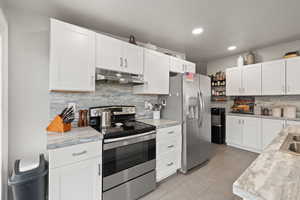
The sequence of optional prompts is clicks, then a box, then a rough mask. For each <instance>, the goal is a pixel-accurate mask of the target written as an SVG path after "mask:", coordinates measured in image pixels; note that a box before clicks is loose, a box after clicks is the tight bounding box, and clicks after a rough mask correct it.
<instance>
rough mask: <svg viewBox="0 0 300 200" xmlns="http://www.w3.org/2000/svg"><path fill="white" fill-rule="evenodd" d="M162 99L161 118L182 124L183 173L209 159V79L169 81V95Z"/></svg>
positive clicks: (197, 76)
mask: <svg viewBox="0 0 300 200" xmlns="http://www.w3.org/2000/svg"><path fill="white" fill-rule="evenodd" d="M165 98H166V107H165V109H164V110H163V112H162V116H163V117H165V118H168V119H171V120H177V121H180V122H181V123H182V139H183V140H182V169H181V171H182V172H184V173H186V172H187V171H188V170H190V169H191V168H193V167H195V166H197V165H200V164H201V163H203V162H205V161H206V160H208V159H209V158H210V157H211V143H210V137H211V130H210V129H211V116H210V108H209V107H210V105H209V103H210V78H209V77H207V76H202V75H198V74H195V75H194V77H191V76H187V75H177V76H175V77H170V95H169V96H168V97H165ZM179 116H180V117H179Z"/></svg>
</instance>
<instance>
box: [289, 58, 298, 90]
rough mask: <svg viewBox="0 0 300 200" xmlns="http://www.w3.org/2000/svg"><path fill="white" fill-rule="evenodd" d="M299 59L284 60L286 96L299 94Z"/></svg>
mask: <svg viewBox="0 0 300 200" xmlns="http://www.w3.org/2000/svg"><path fill="white" fill-rule="evenodd" d="M299 74H300V59H299V58H293V59H288V60H286V83H287V92H286V93H287V94H291V95H295V94H300V78H299Z"/></svg>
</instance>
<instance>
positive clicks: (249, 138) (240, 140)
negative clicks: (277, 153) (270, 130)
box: [226, 116, 261, 152]
mask: <svg viewBox="0 0 300 200" xmlns="http://www.w3.org/2000/svg"><path fill="white" fill-rule="evenodd" d="M226 135H227V137H226V143H227V144H228V145H229V146H234V147H237V148H241V149H245V150H249V151H253V152H260V151H261V119H260V118H255V117H240V116H227V119H226Z"/></svg>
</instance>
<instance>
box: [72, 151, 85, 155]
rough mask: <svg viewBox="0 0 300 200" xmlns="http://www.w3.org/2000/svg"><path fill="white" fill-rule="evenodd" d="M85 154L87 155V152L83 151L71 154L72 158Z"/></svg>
mask: <svg viewBox="0 0 300 200" xmlns="http://www.w3.org/2000/svg"><path fill="white" fill-rule="evenodd" d="M86 153H87V151H86V150H84V151H82V152H79V153H72V156H81V155H83V154H86Z"/></svg>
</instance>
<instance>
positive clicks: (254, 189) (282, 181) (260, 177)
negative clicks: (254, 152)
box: [233, 126, 300, 200]
mask: <svg viewBox="0 0 300 200" xmlns="http://www.w3.org/2000/svg"><path fill="white" fill-rule="evenodd" d="M288 133H297V134H300V126H298V127H297V126H291V127H288V128H286V129H284V130H283V131H282V132H281V133H280V134H279V136H277V138H275V139H274V140H273V142H272V143H271V144H270V145H269V146H267V148H266V149H265V150H264V151H263V153H262V154H261V155H260V156H259V157H258V158H257V159H256V160H255V161H254V162H253V163H252V164H251V165H250V167H249V168H248V169H246V171H245V172H244V173H243V174H242V175H241V176H240V177H239V178H238V179H237V180H236V181H235V182H234V184H233V193H234V194H236V195H238V196H240V197H242V198H243V199H244V200H300V156H297V155H293V154H290V153H287V152H283V151H280V147H281V145H282V144H283V143H284V141H285V139H286V137H287V135H288Z"/></svg>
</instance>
